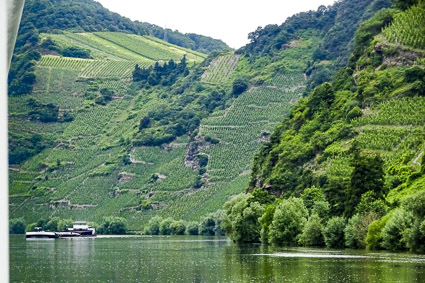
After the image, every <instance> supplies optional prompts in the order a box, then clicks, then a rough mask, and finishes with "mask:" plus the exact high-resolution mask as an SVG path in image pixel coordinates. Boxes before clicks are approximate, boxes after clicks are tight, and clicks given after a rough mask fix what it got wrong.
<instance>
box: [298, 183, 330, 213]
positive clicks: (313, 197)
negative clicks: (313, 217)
mask: <svg viewBox="0 0 425 283" xmlns="http://www.w3.org/2000/svg"><path fill="white" fill-rule="evenodd" d="M300 197H301V199H302V200H303V202H304V205H305V207H306V208H307V209H308V211H311V209H312V208H313V205H314V203H315V202H316V201H326V197H325V194H324V193H323V191H322V190H321V189H320V188H317V187H315V186H313V187H311V188H308V189H305V190H304V192H303V193H302V194H301V196H300Z"/></svg>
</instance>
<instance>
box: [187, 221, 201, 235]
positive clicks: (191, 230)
mask: <svg viewBox="0 0 425 283" xmlns="http://www.w3.org/2000/svg"><path fill="white" fill-rule="evenodd" d="M198 229H199V225H198V223H196V222H189V223H187V225H186V235H198Z"/></svg>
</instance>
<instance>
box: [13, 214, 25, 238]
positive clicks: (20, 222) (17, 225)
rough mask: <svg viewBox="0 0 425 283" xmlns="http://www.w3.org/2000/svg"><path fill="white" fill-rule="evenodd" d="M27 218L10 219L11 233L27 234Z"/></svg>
mask: <svg viewBox="0 0 425 283" xmlns="http://www.w3.org/2000/svg"><path fill="white" fill-rule="evenodd" d="M25 228H26V224H25V220H24V219H22V218H18V219H10V220H9V234H25Z"/></svg>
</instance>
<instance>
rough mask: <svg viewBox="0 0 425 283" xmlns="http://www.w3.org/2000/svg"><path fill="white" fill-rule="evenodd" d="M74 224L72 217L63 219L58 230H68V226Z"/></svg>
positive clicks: (70, 226)
mask: <svg viewBox="0 0 425 283" xmlns="http://www.w3.org/2000/svg"><path fill="white" fill-rule="evenodd" d="M73 224H74V221H72V219H61V220H59V222H58V231H64V232H65V231H68V228H72V226H73Z"/></svg>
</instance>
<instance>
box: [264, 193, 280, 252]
mask: <svg viewBox="0 0 425 283" xmlns="http://www.w3.org/2000/svg"><path fill="white" fill-rule="evenodd" d="M278 204H279V202H278V201H276V202H274V203H272V204H270V205H268V206H266V209H265V212H264V214H263V216H261V218H260V219H259V221H260V223H261V231H260V238H261V243H263V244H268V243H269V232H270V225H271V224H272V221H273V215H274V212H275V210H276V207H277V205H278Z"/></svg>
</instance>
